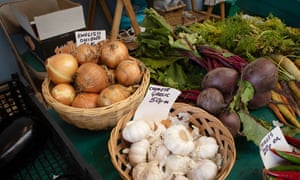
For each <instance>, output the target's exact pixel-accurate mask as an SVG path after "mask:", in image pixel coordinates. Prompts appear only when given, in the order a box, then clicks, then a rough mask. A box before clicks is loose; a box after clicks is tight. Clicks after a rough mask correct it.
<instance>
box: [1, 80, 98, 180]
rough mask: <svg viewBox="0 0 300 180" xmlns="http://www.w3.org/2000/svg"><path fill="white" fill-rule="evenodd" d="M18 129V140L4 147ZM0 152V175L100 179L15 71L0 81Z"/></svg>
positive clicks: (8, 176) (33, 177)
mask: <svg viewBox="0 0 300 180" xmlns="http://www.w3.org/2000/svg"><path fill="white" fill-rule="evenodd" d="M17 123H19V124H22V123H23V124H22V128H21V129H20V128H16V127H19V126H17V125H16V124H17ZM24 124H25V125H24ZM23 126H24V127H23ZM12 127H13V128H12ZM8 129H9V130H11V131H8ZM18 132H20V133H23V134H22V138H19V139H18V140H19V141H18V143H19V144H17V143H15V144H17V145H15V146H12V147H14V148H15V149H13V151H9V150H7V151H4V150H3V149H5V147H3V142H5V141H7V140H8V139H10V140H11V139H14V136H18V134H19V133H18ZM9 133H10V134H11V136H7V134H9ZM21 140H22V141H21ZM22 143H23V144H22ZM20 144H21V145H23V146H21V145H20ZM1 146H2V147H1ZM0 152H1V154H0V156H1V157H0V176H1V179H26V180H27V179H73V180H77V179H84V180H89V179H102V178H101V177H100V175H99V174H98V173H97V172H96V171H95V170H94V168H93V167H92V166H90V165H89V164H88V163H87V162H86V161H85V160H84V159H83V158H82V157H81V156H80V154H79V153H78V151H77V150H76V149H75V147H74V146H73V144H72V142H71V141H70V140H69V139H68V138H67V136H66V135H65V134H64V132H63V131H62V129H61V128H60V126H59V125H58V124H57V123H56V121H55V120H54V119H53V118H52V117H51V116H50V115H49V114H48V111H47V110H46V109H45V108H44V107H43V105H42V104H41V103H40V102H39V101H38V100H37V99H36V98H35V96H34V94H33V92H32V91H31V89H30V86H28V85H26V82H25V81H23V80H22V79H21V78H19V76H18V75H17V74H14V75H12V79H11V80H8V81H5V82H2V83H0ZM3 152H5V153H3ZM7 152H8V153H7ZM3 154H4V155H7V154H8V155H10V156H7V157H6V156H4V155H3ZM2 157H5V158H2Z"/></svg>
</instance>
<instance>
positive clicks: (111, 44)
mask: <svg viewBox="0 0 300 180" xmlns="http://www.w3.org/2000/svg"><path fill="white" fill-rule="evenodd" d="M45 66H46V69H47V73H48V77H49V79H50V80H51V82H52V83H53V84H54V85H53V88H52V89H51V95H52V96H53V97H54V98H55V99H56V100H57V101H59V102H61V103H63V104H65V105H69V106H72V107H77V108H95V107H105V106H109V105H111V104H114V103H116V102H119V101H121V100H124V99H126V98H128V97H129V96H130V95H131V94H132V93H133V92H134V91H135V90H136V88H137V87H138V85H139V84H140V82H141V80H142V77H143V73H144V72H145V67H144V65H143V64H142V63H140V62H139V61H138V60H136V59H134V58H130V56H129V51H128V49H127V47H126V45H125V44H124V43H123V42H121V41H117V40H116V41H105V42H101V43H99V44H97V45H88V44H81V45H79V46H78V47H75V48H74V49H72V50H71V51H69V52H66V51H65V52H60V53H57V54H55V55H53V56H51V57H49V58H48V59H47V60H46V64H45Z"/></svg>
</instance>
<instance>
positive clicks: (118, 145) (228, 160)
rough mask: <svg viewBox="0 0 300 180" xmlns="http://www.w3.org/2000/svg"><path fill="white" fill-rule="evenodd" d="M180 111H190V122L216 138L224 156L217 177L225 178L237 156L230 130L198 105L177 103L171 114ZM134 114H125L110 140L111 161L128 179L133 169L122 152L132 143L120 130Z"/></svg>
mask: <svg viewBox="0 0 300 180" xmlns="http://www.w3.org/2000/svg"><path fill="white" fill-rule="evenodd" d="M180 112H188V113H189V114H190V115H191V118H190V120H189V121H190V123H191V124H193V125H195V126H197V127H198V128H199V130H200V133H201V134H202V135H207V136H211V137H215V138H216V140H217V143H218V145H219V148H220V153H221V155H222V158H223V164H222V168H221V169H220V171H219V172H218V175H217V179H218V180H221V179H225V178H226V177H227V176H228V174H229V173H230V170H231V169H232V167H233V165H234V163H235V158H236V149H235V144H234V139H233V137H232V135H231V134H230V132H229V130H228V129H227V128H226V127H225V126H224V125H223V124H222V122H221V121H219V120H218V119H217V118H216V117H214V116H212V115H211V114H209V113H207V112H206V111H204V110H202V109H200V108H198V107H195V106H192V105H189V104H186V103H175V104H174V105H173V107H172V109H171V111H170V114H171V115H173V116H174V115H177V114H178V113H180ZM132 116H133V112H131V114H127V115H126V116H124V117H123V118H122V119H121V120H120V121H119V122H118V123H117V125H116V126H115V128H113V130H112V132H111V136H110V139H109V141H108V149H109V153H110V156H111V161H112V163H113V165H114V167H115V168H116V169H117V171H118V172H119V174H120V176H121V177H122V178H123V179H127V180H130V179H132V178H131V169H130V168H129V167H128V157H127V154H125V153H122V150H123V149H125V148H129V145H130V143H128V142H126V141H125V140H123V139H122V135H121V133H120V132H121V130H122V128H124V126H125V124H126V123H127V122H128V121H129V120H130V119H131V118H130V117H132Z"/></svg>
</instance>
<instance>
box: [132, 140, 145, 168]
mask: <svg viewBox="0 0 300 180" xmlns="http://www.w3.org/2000/svg"><path fill="white" fill-rule="evenodd" d="M149 146H150V143H149V142H148V141H147V140H146V139H143V140H141V141H138V142H135V143H132V144H131V145H130V149H129V153H128V159H129V163H130V164H131V165H132V166H135V165H137V164H138V163H143V162H146V160H147V152H148V148H149Z"/></svg>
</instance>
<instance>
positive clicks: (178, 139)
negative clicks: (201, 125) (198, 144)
mask: <svg viewBox="0 0 300 180" xmlns="http://www.w3.org/2000/svg"><path fill="white" fill-rule="evenodd" d="M163 141H164V144H165V145H166V147H167V148H168V149H169V150H170V151H171V152H172V153H174V154H178V155H187V154H189V153H190V152H192V151H193V150H194V147H195V145H194V142H193V137H192V135H191V133H190V132H189V131H188V129H187V128H186V127H185V126H184V125H181V124H176V125H172V126H170V127H169V128H167V129H166V131H165V132H164V133H163Z"/></svg>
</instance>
